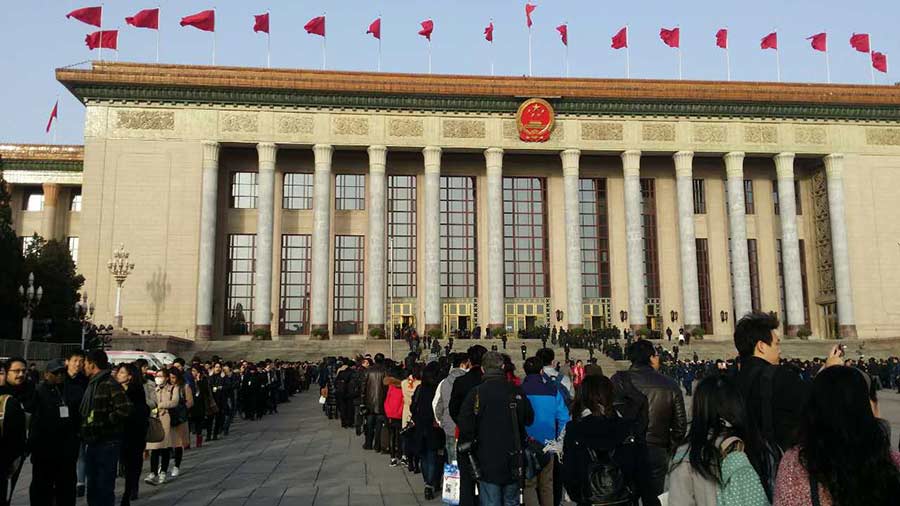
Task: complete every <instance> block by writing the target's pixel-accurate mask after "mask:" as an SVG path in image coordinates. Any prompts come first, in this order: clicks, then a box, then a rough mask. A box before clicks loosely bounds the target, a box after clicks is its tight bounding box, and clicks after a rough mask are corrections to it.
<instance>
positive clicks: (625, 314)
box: [619, 309, 628, 323]
mask: <svg viewBox="0 0 900 506" xmlns="http://www.w3.org/2000/svg"><path fill="white" fill-rule="evenodd" d="M619 319H620V320H622V323H625V320H627V319H628V311H625V310H624V309H623V310H622V311H619Z"/></svg>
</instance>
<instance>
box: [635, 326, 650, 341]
mask: <svg viewBox="0 0 900 506" xmlns="http://www.w3.org/2000/svg"><path fill="white" fill-rule="evenodd" d="M634 333H635V334H636V335H637V336H639V337H641V338H643V339H647V338H648V337H650V329H648V328H647V327H641V328H639V329H637V330H636V331H635V332H634Z"/></svg>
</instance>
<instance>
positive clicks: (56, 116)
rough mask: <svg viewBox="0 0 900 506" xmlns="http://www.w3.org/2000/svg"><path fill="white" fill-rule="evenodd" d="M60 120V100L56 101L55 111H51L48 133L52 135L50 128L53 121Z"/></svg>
mask: <svg viewBox="0 0 900 506" xmlns="http://www.w3.org/2000/svg"><path fill="white" fill-rule="evenodd" d="M57 118H59V100H57V101H56V104H54V105H53V110H52V111H50V119H49V120H47V129H46V130H45V132H46V133H50V126H51V125H53V120H55V119H57Z"/></svg>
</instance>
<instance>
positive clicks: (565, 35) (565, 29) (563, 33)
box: [556, 24, 569, 46]
mask: <svg viewBox="0 0 900 506" xmlns="http://www.w3.org/2000/svg"><path fill="white" fill-rule="evenodd" d="M556 31H557V32H559V37H560V39H562V43H563V44H564V45H566V46H568V45H569V25H566V24H562V25H559V26H557V27H556Z"/></svg>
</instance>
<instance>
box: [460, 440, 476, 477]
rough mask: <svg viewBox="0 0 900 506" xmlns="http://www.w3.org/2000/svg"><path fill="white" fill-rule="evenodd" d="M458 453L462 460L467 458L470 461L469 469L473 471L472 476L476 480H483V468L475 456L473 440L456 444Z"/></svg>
mask: <svg viewBox="0 0 900 506" xmlns="http://www.w3.org/2000/svg"><path fill="white" fill-rule="evenodd" d="M456 453H457V455H459V456H460V457H462V458H461V459H460V461H462V460H463V459H465V461H466V462H468V463H469V469H470V470H471V471H472V478H474V479H475V481H480V480H481V468H480V467H479V466H478V459H476V458H475V445H474V444H473V443H472V442H471V441H467V442H465V443H458V444H457V445H456Z"/></svg>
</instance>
